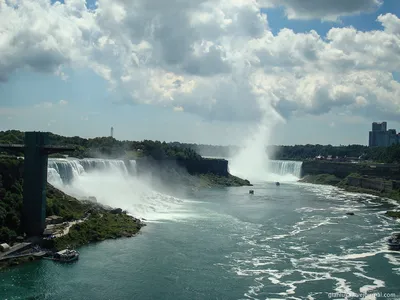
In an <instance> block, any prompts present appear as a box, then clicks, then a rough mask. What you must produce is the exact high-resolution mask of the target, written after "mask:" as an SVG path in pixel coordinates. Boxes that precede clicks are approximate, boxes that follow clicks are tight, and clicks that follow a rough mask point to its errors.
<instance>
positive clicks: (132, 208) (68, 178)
mask: <svg viewBox="0 0 400 300" xmlns="http://www.w3.org/2000/svg"><path fill="white" fill-rule="evenodd" d="M47 174H48V176H47V180H48V182H49V183H51V184H52V185H53V186H54V187H56V188H58V189H60V190H61V191H63V192H64V193H66V194H68V195H70V196H72V197H75V198H77V199H79V200H90V201H93V199H95V201H96V202H98V203H101V204H104V205H108V206H111V207H120V208H122V209H124V210H127V211H128V212H129V213H131V214H133V215H135V216H136V217H144V218H146V219H147V221H148V222H149V221H161V220H172V219H178V218H188V217H193V214H192V213H191V212H190V211H189V210H186V209H185V205H186V204H185V201H184V200H183V199H179V198H176V197H173V196H170V195H167V194H164V193H162V192H161V191H156V190H154V188H153V186H151V185H150V184H148V182H146V180H145V179H144V178H140V177H139V176H137V174H136V161H135V160H125V161H124V160H118V159H92V158H85V159H76V158H66V159H52V158H50V159H49V160H48V173H47Z"/></svg>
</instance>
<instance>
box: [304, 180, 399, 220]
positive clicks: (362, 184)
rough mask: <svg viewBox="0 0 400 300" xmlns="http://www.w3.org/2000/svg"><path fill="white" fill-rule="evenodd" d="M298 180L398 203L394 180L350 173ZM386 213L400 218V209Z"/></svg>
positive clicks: (396, 183)
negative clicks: (342, 176) (344, 175)
mask: <svg viewBox="0 0 400 300" xmlns="http://www.w3.org/2000/svg"><path fill="white" fill-rule="evenodd" d="M299 182H304V183H312V184H322V185H331V186H336V187H338V188H341V189H343V190H345V191H347V192H351V193H363V194H369V195H374V196H378V197H382V198H389V199H392V200H395V201H397V202H398V203H399V204H400V183H399V182H398V181H395V180H387V179H384V178H378V177H368V176H362V175H360V174H358V173H352V174H349V175H347V176H346V177H345V178H343V179H341V178H339V177H336V176H335V175H332V174H318V175H306V176H304V177H303V178H302V179H300V180H299ZM386 215H387V216H389V217H392V218H396V219H397V218H399V219H400V211H387V212H386Z"/></svg>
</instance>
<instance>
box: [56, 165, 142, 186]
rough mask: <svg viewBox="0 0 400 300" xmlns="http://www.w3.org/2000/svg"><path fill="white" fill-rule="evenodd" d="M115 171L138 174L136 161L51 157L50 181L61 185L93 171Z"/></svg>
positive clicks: (123, 173)
mask: <svg viewBox="0 0 400 300" xmlns="http://www.w3.org/2000/svg"><path fill="white" fill-rule="evenodd" d="M107 170H109V171H115V172H118V173H121V174H122V175H135V174H136V161H135V160H130V161H127V162H124V161H123V160H118V159H95V158H85V159H58V158H57V159H49V163H48V181H49V182H50V183H53V184H56V185H61V184H70V183H71V182H72V181H73V180H74V179H76V178H77V177H79V176H84V175H85V174H87V173H89V172H92V171H107Z"/></svg>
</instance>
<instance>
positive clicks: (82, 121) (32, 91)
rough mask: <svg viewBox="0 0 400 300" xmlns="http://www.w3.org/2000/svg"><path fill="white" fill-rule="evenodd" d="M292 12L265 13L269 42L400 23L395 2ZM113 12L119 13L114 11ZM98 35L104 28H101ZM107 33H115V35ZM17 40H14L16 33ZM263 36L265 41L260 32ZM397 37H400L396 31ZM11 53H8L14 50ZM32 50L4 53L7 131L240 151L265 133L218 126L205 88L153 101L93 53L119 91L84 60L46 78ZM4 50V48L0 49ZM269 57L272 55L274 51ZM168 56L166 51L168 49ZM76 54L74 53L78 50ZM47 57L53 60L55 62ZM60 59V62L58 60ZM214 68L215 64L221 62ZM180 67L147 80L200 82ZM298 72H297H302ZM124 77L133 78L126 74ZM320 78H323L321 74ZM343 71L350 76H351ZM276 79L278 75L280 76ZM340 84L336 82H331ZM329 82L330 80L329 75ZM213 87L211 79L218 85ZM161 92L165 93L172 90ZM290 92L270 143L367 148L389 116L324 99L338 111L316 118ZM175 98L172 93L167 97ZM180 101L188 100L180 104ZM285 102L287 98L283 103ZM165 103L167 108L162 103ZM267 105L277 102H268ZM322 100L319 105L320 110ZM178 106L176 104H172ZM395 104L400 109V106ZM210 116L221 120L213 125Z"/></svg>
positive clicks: (1, 122)
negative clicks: (384, 20)
mask: <svg viewBox="0 0 400 300" xmlns="http://www.w3.org/2000/svg"><path fill="white" fill-rule="evenodd" d="M105 2H106V1H105ZM91 4H92V3H89V6H90V5H91ZM100 4H101V1H100ZM90 7H91V6H90ZM93 8H94V7H93ZM52 9H53V7H47V8H46V7H45V8H43V10H47V11H45V12H43V13H46V14H47V15H48V16H51V15H52V13H53V14H54V15H55V12H52ZM285 9H286V8H285V7H273V8H267V9H261V12H262V13H264V14H266V15H267V20H268V26H266V28H268V29H263V33H262V34H265V35H266V36H267V33H268V32H269V30H270V31H271V33H272V34H273V36H274V37H277V35H278V34H279V32H280V31H281V30H282V29H283V28H289V29H292V30H293V31H294V32H295V33H296V34H298V33H308V32H310V31H311V30H314V31H316V32H317V33H318V34H319V35H320V37H321V42H325V43H326V42H327V41H326V38H325V37H326V35H327V33H328V31H329V30H331V28H332V27H337V28H342V29H343V28H345V27H349V26H352V27H354V28H356V29H357V30H359V31H365V32H372V31H374V30H379V31H383V30H384V28H383V26H382V24H381V23H380V22H377V18H378V16H379V15H385V14H387V13H391V14H394V15H396V16H398V17H399V16H400V5H398V1H396V0H386V1H384V3H383V4H382V5H381V6H380V7H379V9H377V10H375V11H373V12H360V13H359V14H355V15H353V16H344V17H343V16H339V17H338V20H337V21H323V20H322V18H323V16H321V18H320V19H316V18H313V19H309V20H303V19H302V20H296V19H288V18H287V17H286V15H285ZM16 10H18V9H16ZM38 11H39V10H38ZM71 11H72V10H68V11H67V14H68V13H70V14H71V15H73V13H72V12H71ZM112 11H113V12H115V10H112ZM23 13H24V12H22V13H21V15H20V16H22V15H23ZM0 16H1V9H0ZM38 18H39V15H38ZM54 22H57V21H54ZM74 22H75V21H74ZM260 22H261V21H260ZM88 24H89V22H88ZM239 25H240V24H239ZM121 26H122V25H121ZM243 26H245V25H243ZM235 28H236V27H235ZM172 29H173V28H172ZM96 30H98V29H97V28H96ZM236 30H239V29H236ZM93 31H94V29H93ZM93 31H91V32H93ZM121 31H122V30H121ZM104 32H106V30H104ZM107 32H110V31H109V30H108V31H107ZM111 32H112V31H111ZM171 32H172V31H171ZM199 32H200V31H199ZM10 34H15V33H11V32H10ZM19 34H21V33H19ZM51 34H52V33H49V34H48V36H51ZM257 34H258V35H259V36H260V34H261V33H257ZM393 34H394V36H396V32H394V33H393ZM232 35H233V36H235V34H234V33H232ZM79 36H81V35H79ZM207 36H208V35H207ZM254 38H256V39H254ZM257 38H259V37H251V39H250V37H249V38H248V40H247V43H246V44H248V45H250V44H251V43H252V42H249V41H251V40H252V41H256V40H257ZM399 39H400V38H399ZM222 40H223V39H220V41H222ZM299 41H300V40H299ZM376 42H377V43H378V42H379V41H378V40H377V41H376ZM52 43H55V44H57V43H59V44H57V45H58V46H57V47H56V48H57V49H58V50H57V51H58V52H57V53H58V54H57V55H59V54H60V53H62V55H64V53H66V52H67V51H66V50H60V49H61V47H62V45H64V44H65V43H64V42H63V41H61V40H57V39H55V40H53V41H52ZM299 43H300V42H299ZM372 43H373V41H372ZM26 45H28V44H25V47H26ZM220 45H221V44H220ZM4 47H7V45H6V46H4ZM28 47H33V48H34V49H35V50H32V49H28V50H27V51H31V53H33V54H32V55H33V58H32V57H29V60H28V59H27V58H26V57H22V56H21V58H19V57H18V52H16V54H15V55H14V54H10V55H11V56H8V57H3V58H2V54H0V62H1V61H2V59H4V61H8V60H12V61H16V63H15V64H14V65H12V66H11V67H9V68H8V69H5V71H3V72H2V71H1V69H0V78H1V75H4V74H5V75H4V76H6V77H7V78H6V80H4V81H0V99H1V100H0V130H7V129H20V130H45V131H52V132H55V133H58V134H63V135H68V136H73V135H79V136H83V137H95V136H105V135H108V134H109V131H110V127H111V126H113V127H114V132H115V137H116V138H118V139H130V140H141V139H159V140H167V141H183V142H198V143H210V144H240V143H241V142H242V141H243V139H244V138H247V137H248V136H249V135H251V133H252V132H254V131H255V130H257V128H258V125H259V122H260V120H259V118H258V117H257V115H254V116H251V115H249V117H243V119H238V120H236V119H234V118H233V117H232V120H230V121H226V120H218V113H215V112H214V111H213V108H212V106H211V107H210V106H209V105H208V106H206V105H205V106H204V107H201V109H200V104H199V101H203V99H206V98H207V99H208V98H213V97H214V98H215V99H216V100H215V101H219V100H218V99H219V98H217V96H214V95H213V94H211V93H210V94H208V93H207V90H206V89H205V88H202V89H201V93H200V94H201V95H200V94H199V93H196V95H194V96H193V98H190V97H189V96H188V95H187V94H185V93H183V96H182V94H177V96H171V97H170V96H165V94H163V96H162V97H164V96H165V99H164V98H162V97H161V96H159V95H158V96H153V94H152V95H151V96H148V95H149V92H148V90H147V88H146V89H145V87H144V86H143V85H144V82H145V83H147V82H150V81H151V80H152V78H150V77H149V78H146V80H145V81H141V80H142V79H140V80H139V79H134V81H133V83H132V85H130V84H125V83H124V82H125V81H124V82H122V81H121V80H120V78H122V76H120V75H121V74H122V73H121V72H122V71H120V69H117V68H114V66H116V65H118V64H119V63H120V62H119V61H118V60H115V61H111V60H110V59H109V58H110V57H109V54H107V55H105V54H104V56H102V55H103V53H101V54H99V53H98V52H94V54H90V55H93V58H94V59H96V63H97V64H98V65H100V66H107V68H108V69H109V70H111V71H110V72H111V74H112V75H111V77H113V76H115V77H113V79H115V81H117V85H116V86H115V87H114V89H113V88H112V82H111V81H112V80H113V79H110V77H109V76H106V75H104V73H101V72H100V73H101V74H100V75H99V72H96V70H94V69H93V67H92V66H90V63H88V62H87V60H88V59H85V63H81V61H80V60H78V59H77V61H78V62H79V63H71V60H72V62H74V60H73V59H71V57H72V56H71V57H68V58H66V59H65V60H64V59H61V61H62V62H61V63H59V64H57V66H56V67H57V68H59V67H60V68H62V72H63V73H64V76H59V75H57V74H56V73H57V72H55V71H54V68H53V70H52V71H51V72H48V71H46V72H43V70H40V68H35V67H34V66H35V65H34V64H31V63H30V61H31V59H35V56H34V55H36V54H35V53H36V52H35V51H38V50H37V48H38V47H37V45H36V46H35V42H33V45H30V46H29V45H28ZM271 47H272V46H271ZM276 47H278V46H276ZM279 47H282V48H279V49H278V50H276V51H277V53H278V54H274V55H280V54H279V53H285V51H287V49H288V47H290V44H289V45H287V44H279ZM285 47H286V48H285ZM310 47H311V46H310ZM368 47H370V46H368ZM1 49H2V48H1V46H0V50H1ZM6 49H10V53H12V51H14V50H15V49H14V48H13V47H12V46H11V44H10V45H9V48H6ZM227 49H228V48H227ZM271 49H272V48H271ZM366 49H367V48H366ZM399 49H400V48H399ZM97 50H98V49H97ZM266 50H268V48H267V49H266ZM46 51H47V50H46ZM68 51H69V50H68ZM85 51H86V50H85ZM85 51H83V50H82V52H81V53H84V54H85V55H86V52H85ZM121 51H122V50H121ZM163 51H165V49H164V48H163ZM279 51H282V52H279ZM291 51H292V53H294V51H295V50H293V49H292V50H291ZM43 53H47V54H46V55H48V52H43ZM71 53H74V52H73V51H71ZM237 53H239V52H237ZM38 55H39V54H38ZM82 55H83V54H82ZM293 55H295V54H293ZM48 56H49V57H50V55H48ZM280 56H281V55H280ZM98 57H101V58H98ZM56 58H57V59H58V57H56ZM63 58H64V57H63ZM42 59H43V58H42ZM89 61H90V60H89ZM365 61H368V58H365ZM64 62H65V63H64ZM156 64H159V65H156ZM309 64H311V63H309ZM0 65H1V63H0ZM122 65H124V64H122ZM202 65H203V66H205V65H206V63H204V62H203V63H202ZM212 65H213V66H215V65H216V63H215V61H214V63H213V64H212ZM160 66H161V67H160ZM181 66H182V64H179V65H177V66H172V67H171V65H166V64H164V63H162V61H161V60H160V59H159V58H158V59H154V63H152V64H151V66H150V64H149V67H148V66H144V67H143V72H144V73H141V74H147V72H148V69H149V68H153V69H154V70H158V69H160V68H164V69H168V72H174V74H175V75H176V76H178V75H179V76H181V77H183V78H184V80H186V78H194V79H193V80H196V78H198V77H195V76H198V75H196V74H189V75H188V74H186V73H184V72H183V71H182V70H181V69H179V68H180V67H181ZM277 66H278V67H281V65H280V64H277ZM53 67H54V66H53ZM301 67H302V68H306V65H302V66H301ZM269 68H270V67H268V66H267V65H266V66H264V67H263V69H264V70H268V69H269ZM282 68H283V67H282ZM368 68H369V69H371V70H374V66H372V67H371V66H369V67H368ZM178 69H179V70H178ZM296 70H297V71H298V69H296ZM364 70H365V68H364V69H363V68H360V72H364ZM377 70H378V71H379V72H386V73H387V74H393V78H394V80H396V81H400V76H399V73H398V72H394V70H391V69H390V68H387V67H386V69H384V70H382V68H381V67H377ZM128 71H129V70H128ZM124 72H125V73H126V72H127V71H126V69H125V70H124ZM179 72H181V73H179ZM264 72H267V71H264ZM285 72H288V73H287V74H291V72H294V71H293V69H290V70H287V71H285ZM305 72H306V71H305ZM318 72H320V70H319V69H318ZM343 72H351V70H346V71H343ZM58 74H59V73H58ZM152 74H154V73H152ZM215 74H216V75H215V76H217V75H218V74H217V73H215ZM312 74H313V72H312V71H311V72H310V76H312ZM65 75H66V76H65ZM190 76H193V77H190ZM236 76H237V75H236ZM241 76H242V77H240V78H242V79H247V77H246V76H248V77H249V78H250V75H248V74H247V75H243V74H241ZM274 76H276V75H275V74H274ZM300 76H301V75H300ZM324 76H325V75H324ZM329 76H332V74H329ZM338 76H339V77H340V76H341V73H338ZM360 76H361V75H360ZM334 77H335V76H333V77H332V78H334ZM177 78H178V77H177ZM215 78H216V77H214V79H209V78H205V79H203V78H200V79H197V80H198V81H196V82H198V83H196V86H204V87H210V91H215V90H216V89H217V88H219V87H220V86H221V85H218V86H217V87H212V86H211V85H210V84H211V83H212V82H213V81H214V82H215ZM268 78H271V77H268ZM274 78H275V77H274ZM282 78H283V79H282V80H284V79H285V73H283V75H282ZM286 78H287V76H286ZM325 78H331V77H328V76H326V77H325ZM143 80H144V79H143ZM179 80H180V79H179ZM206 80H209V81H210V82H211V83H209V82H208V81H206ZM110 82H111V83H110ZM264 82H265V84H262V86H263V87H264V88H266V86H267V85H268V84H269V82H271V81H268V80H267V79H266V81H264ZM385 84H386V83H385ZM388 84H389V83H388ZM271 85H272V83H271ZM349 85H350V84H349ZM160 86H162V87H165V84H163V85H160ZM299 86H302V83H301V82H299V84H298V85H296V86H294V87H291V88H292V89H294V90H297V89H298V87H299ZM343 86H345V84H343V83H341V88H343ZM357 88H359V89H360V91H361V90H362V91H363V94H362V95H367V96H370V97H371V99H373V100H369V98H367V96H365V97H364V96H363V97H364V98H365V99H366V101H371V107H374V106H376V105H378V104H376V103H379V97H378V96H376V95H380V94H379V92H376V93H377V94H374V93H373V91H364V88H363V87H361V86H358V87H357ZM378 88H379V86H378ZM378 88H377V90H378ZM142 89H143V91H142ZM314 89H315V88H314ZM309 90H310V89H309V88H307V91H309ZM333 91H334V92H336V91H337V88H335V87H333V86H332V87H330V92H329V93H330V94H332V93H333ZM135 92H137V93H138V95H139V96H134V97H129V96H128V97H127V94H129V93H131V94H134V93H135ZM164 92H165V90H164ZM297 92H298V91H297ZM390 92H391V93H394V95H395V93H399V91H398V90H396V88H390V90H389V92H387V93H390ZM221 93H222V92H221ZM266 93H267V92H266ZM289 93H290V92H289V91H285V92H282V91H274V93H273V95H274V96H269V97H270V98H274V99H275V98H278V101H289V100H290V101H294V102H293V103H295V106H296V107H297V108H298V111H297V110H296V111H291V112H290V113H288V114H286V113H284V112H280V113H281V114H282V115H285V116H288V117H287V119H286V120H285V121H284V122H279V121H277V122H271V124H270V125H269V126H270V127H271V131H272V137H271V141H270V142H271V143H275V144H306V143H320V144H349V143H360V144H367V143H368V140H367V139H368V131H369V130H370V127H371V125H370V124H371V122H372V121H381V120H382V118H384V117H385V115H384V114H382V113H377V114H376V115H374V113H372V114H371V113H369V114H364V113H363V109H358V108H354V105H353V106H351V105H350V104H349V103H348V102H349V101H352V100H347V98H346V100H343V103H345V104H346V105H345V104H343V106H338V104H337V103H338V101H342V98H340V97H339V98H338V97H336V98H335V99H332V100H331V101H329V103H328V104H327V103H325V102H324V99H317V98H315V102H313V104H312V105H314V106H315V107H321V105H322V104H321V103H323V104H324V105H325V104H326V105H331V106H332V107H330V108H329V109H328V112H327V113H325V112H322V110H321V112H318V113H315V111H316V109H314V108H313V109H311V108H310V104H309V99H308V98H304V99H303V98H302V97H299V99H298V100H297V98H296V96H295V95H294V94H293V96H287V95H288V94H289ZM352 93H353V94H351V95H350V96H349V97H351V98H352V99H355V98H357V97H360V96H358V95H359V91H357V90H355V91H352ZM387 93H386V94H387ZM238 94H240V92H238ZM386 94H385V95H386ZM143 95H146V96H148V97H149V99H151V100H147V99H146V97H144V96H143ZM168 95H170V94H169V93H168ZM174 95H175V94H174ZM244 95H247V94H244ZM266 95H271V94H266ZM279 95H285V96H279ZM360 95H361V94H360ZM178 96H179V97H181V98H178ZM136 97H138V98H139V100H138V99H136ZM168 97H170V98H168ZM279 97H285V98H282V99H280V98H279ZM313 97H314V95H311V96H310V99H311V98H312V99H314V98H313ZM161 98H162V99H163V101H161V100H160V99H161ZM214 98H213V99H214ZM300 98H301V99H300ZM169 99H170V100H169ZM171 99H173V100H171ZM357 99H359V98H357ZM236 100H237V103H242V104H241V105H244V104H243V102H244V101H246V99H245V97H242V98H241V99H235V101H236ZM60 101H61V102H60ZM174 101H176V102H174ZM221 101H222V100H221ZM224 101H225V100H224ZM226 101H228V100H226ZM233 101H234V100H232V103H231V104H230V103H229V102H227V103H223V105H222V104H221V107H222V108H223V107H225V109H226V107H229V105H232V107H233V108H232V109H234V110H236V111H237V114H239V115H240V114H242V113H243V115H246V111H247V110H246V109H243V107H245V106H239V105H238V106H237V108H236V106H234V105H236V104H233ZM267 101H268V102H269V101H270V100H269V98H268V99H267ZM301 101H303V102H304V104H299V103H300V102H301ZM317 101H320V102H318V103H317ZM372 101H376V103H375V104H374V103H372ZM172 102H173V103H175V104H171V103H172ZM303 102H302V103H303ZM49 103H51V104H49ZM221 103H222V102H221ZM235 103H236V102H235ZM256 103H259V102H258V101H257V100H254V102H249V103H248V108H249V109H248V110H249V111H250V110H252V108H253V106H254V105H257V104H256ZM307 103H308V104H307ZM368 103H369V102H368ZM181 104H182V109H178V108H180V107H181ZM368 105H369V104H368ZM379 105H381V104H379ZM393 105H398V104H396V103H394V104H393ZM273 106H274V105H272V104H271V107H270V109H271V110H272V109H273V108H272V107H273ZM206 107H207V108H206ZM393 107H395V106H391V108H389V110H391V111H393ZM181 110H183V111H181ZM366 110H368V109H366ZM324 111H325V110H324ZM377 111H378V108H377ZM379 111H380V112H382V111H385V108H384V107H383V108H381V107H379ZM399 111H400V109H399ZM268 113H269V112H268ZM207 114H208V115H210V116H211V115H213V116H217V117H215V118H214V119H211V118H210V117H208V115H207ZM237 114H235V115H237ZM388 116H389V115H388ZM389 117H390V118H392V119H388V123H389V127H394V128H398V129H399V130H400V124H399V123H398V122H395V120H396V115H395V114H394V115H393V114H392V115H390V116H389Z"/></svg>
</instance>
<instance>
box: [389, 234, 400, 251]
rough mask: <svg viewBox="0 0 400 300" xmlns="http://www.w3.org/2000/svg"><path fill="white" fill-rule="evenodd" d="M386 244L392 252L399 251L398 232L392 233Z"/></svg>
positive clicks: (399, 238)
mask: <svg viewBox="0 0 400 300" xmlns="http://www.w3.org/2000/svg"><path fill="white" fill-rule="evenodd" d="M387 244H388V246H389V248H390V249H392V250H400V232H395V233H392V235H391V236H390V238H389V239H388V241H387Z"/></svg>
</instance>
